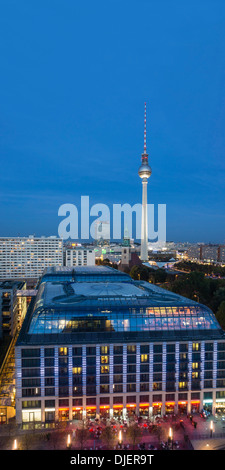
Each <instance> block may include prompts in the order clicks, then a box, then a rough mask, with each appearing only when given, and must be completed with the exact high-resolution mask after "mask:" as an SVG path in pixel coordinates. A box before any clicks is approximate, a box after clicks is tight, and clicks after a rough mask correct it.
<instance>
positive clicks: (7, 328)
mask: <svg viewBox="0 0 225 470" xmlns="http://www.w3.org/2000/svg"><path fill="white" fill-rule="evenodd" d="M25 289H26V283H25V282H24V281H10V280H9V281H4V282H1V283H0V338H3V337H4V336H14V335H15V333H16V331H17V330H18V331H19V329H20V328H21V326H22V323H23V320H24V318H25V315H26V311H27V302H26V297H22V296H21V297H18V295H17V292H18V290H20V291H21V292H22V291H25Z"/></svg>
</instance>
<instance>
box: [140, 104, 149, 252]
mask: <svg viewBox="0 0 225 470" xmlns="http://www.w3.org/2000/svg"><path fill="white" fill-rule="evenodd" d="M138 174H139V176H140V178H141V179H142V219H141V260H142V261H148V202H147V184H148V178H150V176H151V174H152V170H151V167H150V166H149V164H148V154H147V151H146V103H145V114H144V153H142V156H141V166H140V168H139V170H138Z"/></svg>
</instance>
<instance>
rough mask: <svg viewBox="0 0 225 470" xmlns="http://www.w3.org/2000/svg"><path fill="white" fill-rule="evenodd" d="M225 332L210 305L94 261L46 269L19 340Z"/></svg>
mask: <svg viewBox="0 0 225 470" xmlns="http://www.w3.org/2000/svg"><path fill="white" fill-rule="evenodd" d="M223 334H224V333H223V331H222V330H221V328H220V326H219V324H218V323H217V321H216V318H215V316H214V314H213V313H212V312H211V310H209V309H208V308H207V307H206V306H204V305H201V304H199V303H197V302H194V301H192V300H189V299H187V298H185V297H182V296H180V295H177V294H174V293H172V292H170V291H167V290H165V289H162V288H160V287H158V286H155V285H153V284H150V283H148V282H144V281H134V280H133V279H132V278H131V277H130V276H129V275H127V274H124V273H122V272H120V271H117V270H115V269H113V268H110V267H106V266H90V267H76V268H74V269H71V268H48V269H47V270H46V271H45V273H44V275H43V277H42V280H41V282H40V284H39V289H38V293H37V296H36V297H35V298H34V299H33V301H32V302H31V304H30V307H29V309H28V313H27V316H26V319H25V321H24V324H23V327H22V330H21V334H20V337H19V341H18V342H19V343H20V342H24V341H25V342H28V343H30V342H35V343H37V342H43V341H44V342H49V341H50V342H58V341H64V340H66V341H67V342H74V341H75V342H82V341H83V340H84V338H86V340H87V339H88V338H89V340H90V341H95V342H96V341H98V338H100V336H102V337H103V338H104V339H105V340H107V338H110V340H111V341H114V340H116V339H117V340H118V338H120V339H121V340H122V341H124V339H125V337H126V338H131V337H133V338H137V337H142V338H143V339H145V340H148V341H150V340H154V339H155V338H156V337H159V338H160V337H161V338H162V337H164V338H166V337H167V338H172V337H175V336H176V337H178V335H179V337H180V338H182V337H189V338H191V337H193V336H196V335H200V336H201V337H202V336H205V337H208V339H210V337H209V335H213V336H218V335H219V336H221V335H223ZM87 337H88V338H87Z"/></svg>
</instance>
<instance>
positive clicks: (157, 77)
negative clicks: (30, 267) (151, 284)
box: [0, 0, 225, 243]
mask: <svg viewBox="0 0 225 470" xmlns="http://www.w3.org/2000/svg"><path fill="white" fill-rule="evenodd" d="M0 48H1V55H0V56H1V60H0V103H1V106H0V155H1V165H0V236H19V235H20V236H26V235H29V234H36V236H40V235H47V236H49V235H57V234H58V225H59V222H60V221H61V218H60V217H59V216H58V209H59V207H60V206H61V205H62V204H65V203H70V204H75V205H76V206H77V207H78V208H79V205H80V199H81V196H87V195H88V196H89V197H90V205H93V204H95V203H104V204H107V205H108V206H109V207H112V204H114V203H121V204H124V203H129V204H131V205H133V204H136V203H140V202H141V181H140V178H139V177H138V167H139V165H140V162H141V153H142V152H143V127H144V103H145V102H146V103H147V150H148V153H149V163H150V165H151V167H152V176H151V178H150V180H149V185H148V202H149V203H154V204H155V205H156V206H157V204H166V206H167V240H174V241H179V240H180V241H191V242H196V241H201V242H215V243H218V242H219V243H221V242H222V243H223V242H224V241H225V211H224V200H225V184H224V182H225V67H224V66H225V53H224V51H225V2H224V0H221V1H219V0H212V1H209V0H202V1H199V0H194V1H193V0H189V1H186V2H184V1H180V0H177V1H173V0H170V1H168V0H164V1H162V0H157V1H156V0H136V1H133V0H127V1H126V0H107V1H105V0H104V1H103V0H96V1H93V0H91V1H90V0H86V1H78V0H38V1H36V0H34V1H30V0H20V1H18V0H2V1H1V2H0Z"/></svg>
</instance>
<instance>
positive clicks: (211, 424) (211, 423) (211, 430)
mask: <svg viewBox="0 0 225 470" xmlns="http://www.w3.org/2000/svg"><path fill="white" fill-rule="evenodd" d="M212 433H213V421H211V422H210V437H212Z"/></svg>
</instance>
